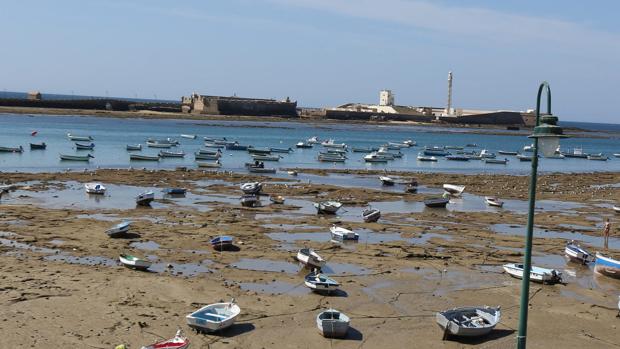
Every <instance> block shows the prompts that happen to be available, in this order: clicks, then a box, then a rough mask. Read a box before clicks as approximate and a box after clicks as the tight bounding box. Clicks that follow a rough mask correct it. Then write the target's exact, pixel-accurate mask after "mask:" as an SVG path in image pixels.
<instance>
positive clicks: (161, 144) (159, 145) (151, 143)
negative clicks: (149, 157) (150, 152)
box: [146, 140, 172, 148]
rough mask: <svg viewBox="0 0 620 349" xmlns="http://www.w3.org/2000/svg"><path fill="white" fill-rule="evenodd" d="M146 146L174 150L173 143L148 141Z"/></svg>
mask: <svg viewBox="0 0 620 349" xmlns="http://www.w3.org/2000/svg"><path fill="white" fill-rule="evenodd" d="M146 146H147V147H149V148H172V144H171V143H168V142H160V141H154V140H148V141H146Z"/></svg>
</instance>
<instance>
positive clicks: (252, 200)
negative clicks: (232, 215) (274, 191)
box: [239, 194, 260, 207]
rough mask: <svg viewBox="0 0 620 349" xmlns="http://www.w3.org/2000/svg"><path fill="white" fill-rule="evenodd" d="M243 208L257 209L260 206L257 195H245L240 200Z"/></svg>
mask: <svg viewBox="0 0 620 349" xmlns="http://www.w3.org/2000/svg"><path fill="white" fill-rule="evenodd" d="M239 200H240V202H241V206H243V207H257V206H260V198H259V197H258V195H256V194H245V195H242V196H241V198H240V199H239Z"/></svg>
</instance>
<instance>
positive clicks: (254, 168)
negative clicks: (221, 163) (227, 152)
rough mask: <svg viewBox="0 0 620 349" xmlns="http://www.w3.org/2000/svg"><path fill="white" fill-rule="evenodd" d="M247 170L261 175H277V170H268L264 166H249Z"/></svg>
mask: <svg viewBox="0 0 620 349" xmlns="http://www.w3.org/2000/svg"><path fill="white" fill-rule="evenodd" d="M247 168H248V171H249V172H251V173H260V174H266V173H276V169H275V168H268V167H264V166H247Z"/></svg>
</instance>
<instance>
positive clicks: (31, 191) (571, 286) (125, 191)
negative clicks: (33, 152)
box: [0, 170, 620, 348]
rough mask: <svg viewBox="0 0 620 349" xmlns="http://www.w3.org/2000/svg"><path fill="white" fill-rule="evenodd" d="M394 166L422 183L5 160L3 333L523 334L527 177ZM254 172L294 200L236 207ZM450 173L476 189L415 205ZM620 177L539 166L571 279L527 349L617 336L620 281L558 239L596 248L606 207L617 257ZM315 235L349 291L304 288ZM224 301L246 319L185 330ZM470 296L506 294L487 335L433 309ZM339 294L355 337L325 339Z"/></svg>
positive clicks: (322, 343) (50, 339) (547, 236)
mask: <svg viewBox="0 0 620 349" xmlns="http://www.w3.org/2000/svg"><path fill="white" fill-rule="evenodd" d="M306 172H307V173H314V174H321V175H325V174H326V173H325V172H323V171H312V170H308V171H306ZM348 174H349V175H351V176H356V177H360V176H369V178H373V177H374V178H376V173H367V172H365V171H355V172H354V171H348ZM302 175H303V174H301V173H300V177H302ZM399 175H402V176H403V177H406V178H409V177H412V176H413V177H416V178H417V179H418V181H419V183H420V185H421V188H420V191H419V193H417V194H405V193H404V192H403V191H402V190H401V188H400V187H396V188H385V187H381V185H380V184H379V181H378V180H376V181H375V184H371V185H368V186H366V187H364V188H360V187H354V186H347V187H341V186H335V185H329V184H320V183H317V181H316V180H314V181H312V182H311V183H307V182H303V181H302V182H299V181H297V180H296V179H295V178H294V177H288V178H265V177H256V176H251V175H245V174H234V173H222V172H220V173H218V172H202V171H142V170H133V171H129V170H99V171H96V172H86V173H81V172H79V173H78V172H69V173H44V174H9V173H2V174H0V182H2V183H14V184H16V186H17V190H16V191H13V192H11V193H10V194H9V195H7V196H3V198H2V199H1V201H0V209H2V216H1V217H0V242H1V244H0V261H1V263H0V270H1V274H0V275H2V283H1V284H0V307H1V309H2V311H1V312H0V324H2V325H1V327H0V328H2V333H3V337H4V338H3V343H4V344H3V345H6V346H7V347H34V348H43V347H63V346H70V345H73V346H76V347H80V348H113V347H114V346H115V345H117V344H120V343H126V344H128V345H129V347H130V348H140V346H141V345H146V344H149V343H151V342H154V341H155V340H157V339H160V338H161V337H171V336H172V335H173V334H174V332H175V331H176V329H177V328H182V329H184V330H185V332H186V334H187V335H188V336H189V337H190V340H191V341H192V347H193V348H207V347H209V348H220V347H221V348H223V347H229V348H324V347H328V346H330V347H337V348H361V347H363V348H379V347H383V348H401V347H412V346H413V344H412V343H414V342H415V347H424V348H462V347H481V348H508V347H514V343H515V339H514V337H515V335H516V332H515V331H516V329H517V327H518V305H519V290H520V280H516V279H513V278H511V277H509V276H508V275H506V274H504V273H502V269H501V265H502V264H504V263H508V262H520V261H521V258H522V252H521V251H522V245H523V237H522V236H520V235H519V234H520V232H522V230H523V228H522V226H524V225H525V224H526V219H527V217H526V214H525V213H524V211H523V209H522V208H523V207H524V205H526V202H525V200H526V199H527V183H528V178H527V177H524V176H501V175H456V174H421V173H399ZM327 179H328V177H326V180H327ZM250 180H261V181H265V182H266V184H265V189H264V192H265V193H266V194H270V193H274V194H280V195H284V196H285V197H286V199H287V201H286V202H285V205H271V204H269V200H268V197H267V196H264V197H263V198H262V199H261V201H262V203H263V207H258V208H243V207H241V206H240V205H239V203H238V197H239V195H240V193H241V192H240V190H239V189H238V184H239V183H242V182H244V181H250ZM88 181H101V182H103V183H104V184H106V185H109V189H108V193H107V194H106V196H105V197H103V198H93V197H89V196H87V195H86V194H85V193H84V192H83V190H82V189H81V186H82V183H84V182H88ZM443 183H453V184H462V185H466V193H467V196H464V198H462V199H458V198H456V199H453V201H452V202H451V203H450V204H449V206H448V209H447V210H443V209H426V208H424V207H423V206H420V204H419V203H420V201H421V200H423V199H424V198H425V197H428V196H431V195H436V194H437V193H440V192H441V189H440V187H441V185H442V184H443ZM618 183H620V173H595V174H579V175H570V174H546V175H541V176H540V177H539V186H538V189H539V193H538V199H539V200H540V201H539V202H538V203H537V207H539V208H538V210H537V215H536V228H537V237H536V239H535V240H534V263H535V264H536V265H540V266H544V267H553V268H557V269H560V270H562V271H563V273H564V276H565V281H566V284H565V285H538V284H532V285H531V291H530V292H531V301H530V304H531V308H530V321H529V337H528V345H529V346H530V347H532V348H550V347H564V348H582V347H586V346H587V347H595V348H616V347H617V345H618V329H617V326H618V325H620V319H617V318H616V317H615V316H616V314H617V313H618V310H617V308H616V307H617V301H618V298H617V297H618V295H619V294H620V280H613V279H609V278H605V277H601V276H596V275H593V273H592V270H591V269H592V268H591V267H590V268H588V267H583V266H579V265H575V264H572V263H567V262H566V261H565V260H564V258H563V257H562V252H563V246H564V244H565V241H566V240H565V239H566V238H571V237H573V236H574V237H575V238H581V239H588V241H590V242H592V243H591V244H589V245H588V244H586V245H587V246H588V247H590V248H591V250H593V251H594V250H601V245H600V244H599V243H600V236H599V234H600V231H601V224H602V220H603V219H605V218H610V220H611V221H612V227H613V230H614V231H613V234H614V235H615V237H614V239H613V240H612V246H613V247H614V250H612V251H610V253H612V254H615V255H616V256H618V255H619V254H620V250H619V249H618V248H619V247H617V246H618V241H620V240H618V239H619V238H620V232H619V231H618V226H619V225H620V215H617V214H614V213H613V211H612V210H611V204H612V203H613V200H617V199H618V198H620V187H619V186H618V185H617V184H618ZM601 185H603V186H601ZM168 186H181V187H186V188H188V189H189V191H190V193H189V194H188V196H187V197H185V198H174V197H165V198H164V197H162V195H161V192H159V190H158V189H160V188H163V187H168ZM146 188H148V189H154V190H156V196H157V199H156V201H155V202H154V203H153V208H151V209H145V208H135V206H134V205H133V202H131V199H127V198H131V195H133V194H131V193H133V192H132V191H138V190H141V189H146ZM485 195H496V196H499V197H501V198H502V199H506V200H507V203H506V207H505V208H504V209H489V208H486V207H484V205H482V206H479V205H480V202H479V201H481V200H483V196H485ZM323 199H338V200H341V201H343V202H344V203H345V206H344V207H343V209H342V212H340V214H339V215H338V216H332V217H329V216H318V215H316V214H315V213H314V211H313V209H312V205H311V204H312V202H316V201H319V200H323ZM121 200H124V201H125V202H121ZM128 200H129V201H130V202H129V203H127V202H126V201H128ZM371 202H372V203H373V205H375V206H376V207H380V208H381V210H382V212H384V214H383V215H382V219H381V220H379V222H378V223H370V224H367V223H363V222H362V221H361V219H360V218H359V216H358V213H359V212H360V211H359V210H361V209H362V208H363V207H364V206H365V205H366V204H367V203H371ZM123 219H131V220H132V221H133V222H134V223H133V224H132V229H131V235H130V236H129V237H128V238H126V239H110V238H108V237H107V235H106V234H104V231H105V230H106V229H107V228H109V227H110V226H111V225H113V224H116V223H117V222H120V221H121V220H123ZM332 224H341V225H343V226H345V227H350V228H353V229H355V230H356V231H358V232H360V235H361V238H360V241H359V242H357V243H352V244H351V243H347V244H337V243H333V242H331V241H329V235H328V234H327V233H328V231H329V227H330V226H331V225H332ZM220 234H227V235H232V236H233V237H234V238H235V245H236V247H237V249H236V250H234V251H224V252H218V251H214V250H212V249H211V248H210V247H209V244H208V241H209V240H210V239H211V238H213V237H215V236H217V235H220ZM304 246H307V247H312V248H314V249H316V250H317V251H318V252H319V253H320V254H321V255H322V256H324V257H325V258H326V259H327V260H328V263H327V267H328V268H327V269H326V271H327V272H329V273H330V274H332V275H333V276H334V278H335V279H336V280H337V281H339V282H340V284H341V290H342V291H341V292H338V293H336V294H334V295H331V296H323V295H319V294H313V293H310V292H309V291H308V290H307V289H306V288H305V287H304V286H303V276H304V275H305V273H307V272H308V271H307V270H303V269H302V268H301V267H300V266H299V265H298V264H297V262H295V261H294V259H293V256H294V255H295V253H296V250H297V249H298V248H301V247H304ZM123 251H125V252H130V253H132V254H136V255H140V256H143V257H147V258H149V259H151V260H152V261H153V262H154V266H153V268H152V270H153V271H152V272H138V271H133V270H129V269H126V268H123V267H121V266H119V265H118V264H117V263H116V259H117V258H118V254H119V253H121V252H123ZM230 298H235V299H236V301H237V302H238V304H239V306H240V307H241V309H242V313H241V315H240V317H239V319H238V321H237V324H236V325H235V326H233V327H231V328H230V329H228V330H226V331H223V332H222V333H219V334H213V335H203V334H200V335H199V334H196V333H194V332H192V331H190V330H189V328H188V327H187V325H186V324H185V319H184V317H185V315H187V314H189V313H190V312H192V311H193V310H196V309H198V308H199V307H200V306H202V305H205V304H208V303H213V302H217V301H220V300H224V301H228V300H229V299H230ZM477 304H487V305H501V306H502V321H501V324H500V325H499V326H498V327H497V329H496V330H495V331H494V332H493V333H492V335H490V336H488V337H485V338H482V339H479V340H474V341H472V340H469V341H462V340H460V341H459V340H454V339H452V340H448V341H442V336H443V333H442V331H441V330H440V329H439V327H438V326H437V325H436V324H435V321H434V316H435V312H436V311H438V310H443V309H447V308H451V307H456V306H463V305H477ZM328 307H334V308H336V309H339V310H341V311H343V312H345V313H346V314H348V315H349V316H350V317H351V326H352V329H350V330H349V332H348V336H347V338H346V339H343V340H329V339H325V338H323V337H321V336H320V335H319V334H318V331H317V329H316V322H315V318H316V315H317V314H318V312H319V311H320V309H325V308H328Z"/></svg>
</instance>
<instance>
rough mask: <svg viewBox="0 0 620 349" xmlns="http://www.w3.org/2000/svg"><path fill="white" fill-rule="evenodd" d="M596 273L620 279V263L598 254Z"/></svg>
mask: <svg viewBox="0 0 620 349" xmlns="http://www.w3.org/2000/svg"><path fill="white" fill-rule="evenodd" d="M594 271H595V272H596V273H598V274H601V275H605V276H609V277H611V278H614V279H620V261H618V260H615V259H612V258H609V257H605V256H603V255H601V254H600V253H597V254H596V262H595V264H594Z"/></svg>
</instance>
